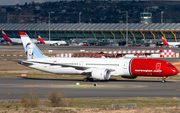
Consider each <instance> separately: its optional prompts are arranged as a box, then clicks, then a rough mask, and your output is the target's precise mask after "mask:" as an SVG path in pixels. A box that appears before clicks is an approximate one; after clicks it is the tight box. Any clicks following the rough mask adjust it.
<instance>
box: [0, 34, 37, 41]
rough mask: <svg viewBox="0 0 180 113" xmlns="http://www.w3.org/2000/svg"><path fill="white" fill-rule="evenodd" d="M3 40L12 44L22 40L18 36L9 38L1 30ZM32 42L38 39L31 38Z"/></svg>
mask: <svg viewBox="0 0 180 113" xmlns="http://www.w3.org/2000/svg"><path fill="white" fill-rule="evenodd" d="M2 34H3V37H4V38H3V39H4V41H7V42H10V43H13V44H22V40H21V39H20V38H9V37H8V36H7V35H6V33H5V32H4V31H2ZM31 40H32V41H33V42H34V43H37V42H38V41H37V40H36V39H31Z"/></svg>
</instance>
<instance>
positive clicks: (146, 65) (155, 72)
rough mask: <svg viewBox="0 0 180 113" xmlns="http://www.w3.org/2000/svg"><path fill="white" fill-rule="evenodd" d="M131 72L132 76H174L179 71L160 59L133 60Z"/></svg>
mask: <svg viewBox="0 0 180 113" xmlns="http://www.w3.org/2000/svg"><path fill="white" fill-rule="evenodd" d="M168 65H170V67H168ZM130 71H131V74H132V76H172V75H176V74H178V70H177V69H176V68H175V67H172V64H171V63H169V62H166V61H163V60H158V59H133V60H132V62H131V65H130Z"/></svg>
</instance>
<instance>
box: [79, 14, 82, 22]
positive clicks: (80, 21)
mask: <svg viewBox="0 0 180 113" xmlns="http://www.w3.org/2000/svg"><path fill="white" fill-rule="evenodd" d="M81 14H82V13H81V12H79V23H81Z"/></svg>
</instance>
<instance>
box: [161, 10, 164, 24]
mask: <svg viewBox="0 0 180 113" xmlns="http://www.w3.org/2000/svg"><path fill="white" fill-rule="evenodd" d="M163 13H164V11H162V12H161V23H163Z"/></svg>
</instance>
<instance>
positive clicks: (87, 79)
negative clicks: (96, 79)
mask: <svg viewBox="0 0 180 113" xmlns="http://www.w3.org/2000/svg"><path fill="white" fill-rule="evenodd" d="M86 76H87V78H84V82H92V81H93V78H89V77H90V76H91V75H89V74H87V75H86Z"/></svg>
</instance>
